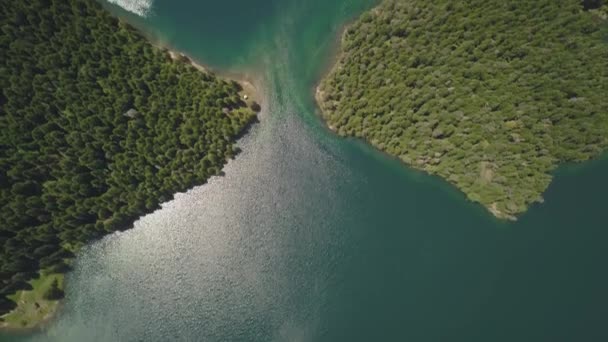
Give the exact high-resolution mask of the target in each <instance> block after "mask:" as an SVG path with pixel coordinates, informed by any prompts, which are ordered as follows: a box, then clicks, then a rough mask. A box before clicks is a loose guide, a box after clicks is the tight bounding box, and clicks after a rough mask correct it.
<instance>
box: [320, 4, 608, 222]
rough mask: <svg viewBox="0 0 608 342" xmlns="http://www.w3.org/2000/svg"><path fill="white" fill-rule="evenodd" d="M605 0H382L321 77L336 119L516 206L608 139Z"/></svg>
mask: <svg viewBox="0 0 608 342" xmlns="http://www.w3.org/2000/svg"><path fill="white" fill-rule="evenodd" d="M607 9H608V7H607V6H606V5H604V4H603V3H602V1H601V0H584V1H581V0H559V1H555V0H522V1H499V0H470V1H451V0H439V1H423V0H408V1H396V0H385V1H383V2H382V3H381V4H380V5H379V6H378V7H377V8H375V9H373V10H371V11H369V12H368V13H365V14H364V15H362V16H361V17H360V18H359V19H358V20H356V22H354V23H353V24H352V25H350V26H349V27H347V28H346V30H345V32H344V35H343V37H342V51H341V53H340V55H339V56H338V61H337V64H336V65H335V67H334V68H333V69H332V70H331V71H330V73H329V75H328V76H327V77H326V78H324V79H323V80H322V81H321V84H320V85H319V87H318V88H317V94H316V97H317V101H318V102H319V105H320V107H321V112H322V116H323V117H324V119H325V120H326V121H327V123H328V126H329V127H330V128H331V129H332V130H334V131H336V132H337V133H338V134H340V135H342V136H352V137H358V138H363V139H365V140H366V141H368V142H369V143H371V144H372V145H373V146H375V147H376V148H378V149H380V150H382V151H385V152H387V153H388V154H390V155H392V156H395V157H398V158H399V159H400V160H402V161H403V162H405V163H406V164H408V165H410V166H412V167H414V168H417V169H421V170H424V171H426V172H428V173H430V174H434V175H438V176H440V177H442V178H444V179H446V180H448V181H449V182H451V183H453V184H454V185H455V186H456V187H458V188H459V189H460V190H462V191H463V192H464V193H465V195H466V196H467V197H468V198H469V199H470V200H471V201H474V202H479V203H481V204H482V205H484V206H485V207H486V208H488V209H489V210H490V211H491V212H492V213H493V214H494V215H495V216H497V217H499V218H507V219H515V218H516V217H517V215H519V214H521V213H523V212H524V211H526V210H527V208H528V207H529V206H530V205H531V204H532V203H534V202H540V201H542V193H543V192H544V191H545V189H546V188H547V187H548V185H549V183H550V182H551V178H552V176H551V172H552V171H553V170H554V169H555V168H556V167H557V166H558V165H559V164H560V163H565V162H578V161H584V160H587V159H590V158H593V157H596V156H598V155H599V154H600V153H602V151H604V150H605V149H606V148H607V147H608V28H607V21H606V17H607V13H608V10H607Z"/></svg>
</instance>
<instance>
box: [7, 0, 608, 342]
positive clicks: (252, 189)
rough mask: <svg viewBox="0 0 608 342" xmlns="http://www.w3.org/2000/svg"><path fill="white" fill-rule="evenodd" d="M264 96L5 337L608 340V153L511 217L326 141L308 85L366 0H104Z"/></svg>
mask: <svg viewBox="0 0 608 342" xmlns="http://www.w3.org/2000/svg"><path fill="white" fill-rule="evenodd" d="M110 2H112V3H118V4H122V6H123V8H121V7H119V6H116V5H115V4H107V3H106V5H108V8H110V9H111V10H112V11H113V12H114V13H116V14H117V15H119V16H121V17H124V18H126V19H127V20H128V21H130V22H131V23H133V24H134V25H136V26H137V27H139V28H141V29H143V30H144V31H146V32H147V34H148V35H150V36H151V37H153V38H154V39H155V40H156V41H160V42H162V43H163V44H166V45H169V46H172V47H173V48H175V49H178V50H180V51H183V52H185V53H186V54H188V55H190V56H192V57H193V59H195V60H197V61H200V62H203V63H204V64H206V65H209V66H211V67H212V68H214V69H215V70H228V71H231V72H240V73H244V74H247V75H248V77H249V78H250V79H252V80H255V83H256V85H257V86H258V87H259V88H260V89H261V90H263V92H264V94H265V98H266V101H265V104H264V107H265V108H264V112H263V113H262V114H261V117H260V121H261V122H260V124H258V125H256V126H255V127H254V128H253V130H252V131H251V133H250V134H249V135H247V136H246V137H245V138H244V139H243V140H242V141H241V142H240V145H241V147H242V149H243V153H241V154H240V155H239V156H238V157H237V158H236V159H235V160H234V161H231V162H230V163H229V165H228V166H227V167H226V168H225V172H226V175H225V176H224V177H217V178H214V179H212V180H211V181H210V182H209V184H207V185H204V186H201V187H197V188H195V189H193V190H191V191H189V192H188V193H186V194H178V195H177V196H176V198H175V200H173V201H171V202H169V203H166V204H164V205H163V209H162V210H159V211H157V212H155V213H153V214H151V215H148V216H145V217H143V218H142V219H141V220H139V221H138V222H137V223H136V224H135V228H134V229H132V230H129V231H127V232H124V233H118V234H114V235H111V236H108V237H106V238H105V239H103V240H101V241H99V242H96V243H94V244H92V245H91V246H90V247H87V248H85V249H84V250H83V251H82V253H80V255H79V257H78V258H77V260H76V265H75V270H74V271H73V272H71V273H70V274H68V287H67V298H66V300H65V304H64V306H63V309H62V311H61V314H60V315H59V317H58V318H57V319H56V320H55V321H53V322H52V323H51V324H50V325H49V326H48V327H47V328H46V330H45V331H43V332H41V333H38V334H35V335H33V336H19V337H16V336H12V337H11V336H5V337H0V340H2V341H22V340H23V341H35V342H38V341H60V342H72V341H73V342H81V341H108V342H109V341H146V342H147V341H466V342H474V341H479V342H489V341H492V342H500V341H505V342H507V341H508V342H512V341H518V342H522V341H531V342H541V341H547V342H554V341H585V342H592V341H608V292H607V290H608V274H607V272H606V263H607V261H608V249H607V248H606V246H608V206H607V204H606V203H608V202H607V200H606V197H605V194H606V193H608V178H607V177H606V175H608V159H606V158H604V159H601V160H597V161H593V162H590V163H587V164H584V165H576V166H567V167H564V168H561V169H560V171H559V172H557V176H556V178H555V181H554V183H553V184H552V185H551V187H550V188H549V190H548V191H547V192H546V194H545V200H546V201H545V203H544V204H542V205H536V206H534V207H533V208H532V209H531V210H530V211H529V212H528V213H526V214H525V215H524V216H523V217H521V219H520V220H519V221H518V222H516V223H506V222H501V221H498V220H496V219H495V218H493V217H492V216H491V215H490V214H489V213H487V212H486V211H485V210H484V209H483V208H482V207H480V206H478V205H475V204H472V203H469V202H467V201H466V200H465V198H464V196H463V195H462V194H461V193H460V192H458V191H457V190H456V189H455V188H453V187H452V186H450V185H449V184H447V183H446V182H444V181H442V180H440V179H438V178H435V177H431V176H428V175H425V174H422V173H419V172H416V171H412V170H410V169H408V168H407V167H405V166H403V165H402V164H400V163H399V162H397V161H395V160H393V159H391V158H388V157H387V156H385V155H383V154H381V153H379V152H376V151H374V150H373V149H371V148H369V147H367V146H366V145H365V144H364V143H362V142H358V141H354V140H345V139H341V138H338V137H336V136H334V135H333V134H332V133H331V132H329V131H328V130H327V129H326V128H325V126H324V125H323V123H322V122H321V120H320V119H319V118H318V116H317V114H316V107H315V104H314V101H313V90H314V85H315V83H316V82H317V81H318V78H319V77H320V75H321V74H322V73H323V71H324V70H326V68H327V67H328V65H329V63H330V59H331V55H332V52H333V49H334V48H335V43H336V41H337V35H338V31H339V29H340V27H341V26H342V25H343V24H344V23H345V22H347V21H348V20H351V19H352V18H354V17H356V16H357V15H358V14H360V13H361V12H362V11H364V10H365V9H368V8H371V7H372V6H373V5H374V1H372V0H256V1H252V0H222V1H211V0H205V1H202V0H179V1H177V0H156V1H154V2H152V1H143V0H139V1H127V0H122V1H120V0H112V1H110Z"/></svg>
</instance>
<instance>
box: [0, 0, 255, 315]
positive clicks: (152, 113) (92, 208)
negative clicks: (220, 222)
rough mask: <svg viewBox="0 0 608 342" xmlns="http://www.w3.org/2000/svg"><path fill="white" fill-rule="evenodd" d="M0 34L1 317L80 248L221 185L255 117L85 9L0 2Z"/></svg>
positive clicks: (235, 99) (232, 86)
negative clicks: (19, 294)
mask: <svg viewBox="0 0 608 342" xmlns="http://www.w3.org/2000/svg"><path fill="white" fill-rule="evenodd" d="M0 30H1V34H0V89H1V91H0V218H1V220H0V246H2V248H1V249H0V316H1V315H2V314H4V313H6V312H9V311H10V310H12V309H13V308H14V307H15V303H14V302H12V301H11V300H9V299H8V298H7V296H9V295H11V294H14V293H15V292H16V291H18V290H21V289H28V288H29V287H31V285H30V284H29V283H28V281H30V280H31V279H33V278H36V277H38V276H39V275H40V274H47V273H63V272H65V271H67V270H68V269H69V264H70V263H69V261H70V259H71V258H73V256H74V253H75V251H77V250H78V248H79V247H80V246H82V245H83V244H85V243H87V242H89V241H91V240H94V239H98V238H100V237H102V236H104V235H106V234H109V233H111V232H114V231H117V230H124V229H127V228H129V227H130V226H131V225H132V223H133V222H134V220H136V219H137V218H138V217H139V216H141V215H143V214H146V213H149V212H152V211H154V210H155V209H157V208H159V205H160V203H163V202H165V201H168V200H170V199H172V196H173V194H174V193H176V192H182V191H185V190H187V189H189V188H190V187H192V186H194V185H199V184H203V183H205V182H206V181H207V179H209V177H211V176H213V175H218V174H220V172H221V168H222V167H223V165H224V164H225V163H226V162H227V160H228V159H230V158H232V157H234V156H235V154H236V153H237V152H238V148H237V147H236V146H235V140H236V139H237V138H238V137H239V136H240V135H242V134H243V133H244V131H245V130H246V129H247V127H248V126H249V125H250V124H252V123H253V122H255V120H256V114H255V110H258V109H259V108H258V105H257V104H253V105H252V107H255V108H254V109H255V110H254V109H252V108H250V107H248V105H247V104H246V103H244V102H243V101H242V100H241V97H240V95H239V91H240V85H239V84H237V83H236V82H234V81H226V80H223V79H220V78H218V77H216V76H214V75H213V74H211V73H203V72H200V71H198V70H197V69H195V68H194V67H193V66H192V65H190V63H189V60H188V59H187V58H180V59H179V60H177V61H174V60H173V59H172V58H171V57H170V55H169V53H168V51H167V50H162V49H160V48H157V47H155V46H153V45H151V44H150V43H149V42H148V41H147V40H146V39H145V38H144V37H143V36H142V35H141V34H140V33H138V32H137V31H136V30H135V29H134V28H132V27H130V26H129V25H128V24H126V23H124V22H122V21H121V20H119V19H117V18H114V17H112V16H111V15H110V14H109V13H108V12H107V11H106V10H105V9H103V8H102V6H101V5H100V4H98V3H97V2H95V1H94V0H29V1H23V0H2V1H1V2H0ZM54 288H55V290H56V289H57V285H56V284H55V286H54ZM60 296H61V293H59V292H58V291H54V292H53V293H51V294H49V295H48V296H47V297H49V298H50V297H53V298H54V297H60Z"/></svg>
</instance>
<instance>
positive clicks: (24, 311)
mask: <svg viewBox="0 0 608 342" xmlns="http://www.w3.org/2000/svg"><path fill="white" fill-rule="evenodd" d="M55 280H57V282H58V283H59V288H60V289H63V285H64V284H63V282H64V276H63V274H57V273H53V274H43V275H41V276H40V277H39V278H37V279H33V280H31V281H30V284H31V285H32V287H33V289H32V290H28V291H18V292H17V293H15V294H14V295H12V296H10V297H9V298H10V299H11V300H13V301H15V302H16V303H17V308H16V309H15V310H13V311H11V312H9V313H8V314H6V315H4V316H2V317H1V319H2V322H0V327H2V328H8V329H28V328H34V327H36V326H38V325H39V324H40V323H42V322H44V321H45V320H47V319H49V318H50V317H51V316H52V315H53V314H54V312H55V311H56V310H57V307H58V305H59V301H58V300H47V299H45V298H44V295H45V293H47V292H48V291H49V289H50V288H51V286H52V284H53V282H54V281H55Z"/></svg>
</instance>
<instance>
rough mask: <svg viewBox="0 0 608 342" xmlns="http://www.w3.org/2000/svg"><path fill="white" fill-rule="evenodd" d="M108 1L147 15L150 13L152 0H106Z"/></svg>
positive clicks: (144, 15)
mask: <svg viewBox="0 0 608 342" xmlns="http://www.w3.org/2000/svg"><path fill="white" fill-rule="evenodd" d="M108 2H110V3H113V4H115V5H118V6H120V7H122V8H124V9H125V10H127V11H129V12H132V13H135V14H137V15H139V16H142V17H147V16H148V15H149V14H150V10H151V8H152V2H153V0H108Z"/></svg>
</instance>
